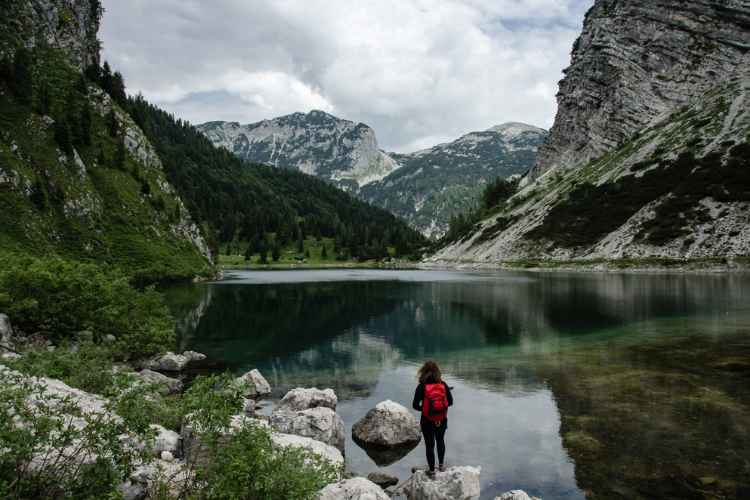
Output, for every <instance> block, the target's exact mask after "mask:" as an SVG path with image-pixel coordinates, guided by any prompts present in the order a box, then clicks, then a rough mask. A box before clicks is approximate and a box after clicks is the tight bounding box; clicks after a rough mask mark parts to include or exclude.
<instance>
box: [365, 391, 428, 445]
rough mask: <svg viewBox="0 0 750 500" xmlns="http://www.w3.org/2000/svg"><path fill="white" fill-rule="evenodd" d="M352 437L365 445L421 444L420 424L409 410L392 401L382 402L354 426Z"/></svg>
mask: <svg viewBox="0 0 750 500" xmlns="http://www.w3.org/2000/svg"><path fill="white" fill-rule="evenodd" d="M352 437H353V438H354V439H356V440H357V441H359V442H360V443H362V444H364V445H374V446H383V447H398V446H409V445H414V444H416V443H419V441H420V440H421V439H422V434H421V431H420V429H419V422H418V421H417V419H416V418H415V417H414V415H412V414H411V412H410V411H409V410H407V409H406V408H404V407H403V406H402V405H400V404H398V403H396V402H393V401H391V400H387V401H382V402H380V403H378V404H377V405H375V408H373V409H371V410H370V411H368V412H367V414H366V415H365V416H364V417H362V418H361V419H360V420H359V421H358V422H356V423H355V424H354V426H352Z"/></svg>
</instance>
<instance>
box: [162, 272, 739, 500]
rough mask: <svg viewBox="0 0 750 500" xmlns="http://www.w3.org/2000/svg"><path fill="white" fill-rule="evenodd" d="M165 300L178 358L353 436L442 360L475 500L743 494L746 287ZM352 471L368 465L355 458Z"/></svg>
mask: <svg viewBox="0 0 750 500" xmlns="http://www.w3.org/2000/svg"><path fill="white" fill-rule="evenodd" d="M169 296H170V298H171V300H172V301H173V302H175V307H174V310H175V311H176V313H177V314H178V315H179V316H180V318H181V321H180V323H179V329H180V332H179V333H180V338H181V342H182V344H183V347H184V348H190V349H195V350H198V351H202V352H205V353H207V354H209V356H210V357H212V358H214V359H219V360H221V361H222V362H223V363H224V364H225V365H226V366H227V367H228V368H229V369H230V370H232V371H234V372H236V373H240V372H243V371H246V370H248V369H250V368H253V367H258V368H260V369H261V371H263V373H264V374H265V375H266V376H267V378H268V379H269V381H271V383H272V385H273V386H274V389H275V394H276V396H281V395H283V393H284V392H286V390H288V389H289V388H292V387H295V386H300V385H303V386H318V387H332V388H334V389H335V390H336V392H337V394H338V395H339V398H340V400H341V404H340V406H339V412H340V413H341V415H342V417H343V418H344V421H345V423H346V425H347V428H348V430H350V429H351V425H352V423H353V422H355V421H356V420H357V419H359V418H360V417H362V416H363V415H364V414H365V413H366V412H367V410H369V409H370V408H371V407H372V406H374V405H375V404H376V403H377V402H379V401H381V400H384V399H393V400H395V401H398V402H401V403H402V404H404V405H405V406H407V407H408V406H409V404H410V402H411V397H412V391H413V389H414V384H415V379H414V371H415V370H416V365H417V363H420V362H421V361H422V360H424V359H425V358H428V357H431V358H436V359H438V360H439V361H440V363H441V365H442V366H443V368H444V371H445V372H446V374H447V377H449V379H450V383H451V384H453V385H456V387H457V389H456V400H457V404H456V407H455V408H454V409H453V410H452V411H451V416H450V427H449V431H448V443H449V445H448V447H449V448H448V449H449V451H448V457H449V461H451V462H452V463H462V464H464V463H465V464H475V465H481V466H482V467H483V472H482V481H483V488H484V490H483V497H485V496H486V497H487V498H494V494H496V493H498V492H501V491H505V490H508V489H512V488H524V489H526V490H527V491H529V492H530V493H533V494H536V495H538V496H542V497H543V498H582V497H583V496H584V494H586V495H588V496H589V497H590V498H654V497H659V498H704V497H706V496H707V495H708V496H711V495H713V496H716V497H718V498H741V494H743V492H745V490H744V489H743V488H746V487H747V483H748V481H747V479H746V478H747V477H748V476H750V465H749V464H750V460H748V455H747V452H746V450H747V449H750V441H748V432H749V431H748V429H750V418H749V417H748V415H749V412H748V404H749V402H750V395H748V392H747V387H748V386H750V384H748V382H750V379H748V373H750V361H749V360H750V348H747V342H748V340H747V339H748V332H750V321H748V318H750V310H748V309H749V307H750V283H749V281H748V278H747V277H746V276H742V275H733V276H727V275H703V276H699V275H683V276H680V275H633V274H608V275H607V274H590V275H588V274H562V273H550V274H523V273H443V272H417V271H412V272H395V271H374V272H368V271H356V270H355V271H341V272H337V271H317V272H308V271H305V272H291V273H290V272H270V273H263V272H258V273H236V274H234V275H233V276H230V279H229V280H226V281H223V282H220V283H216V284H202V285H193V286H190V287H181V288H179V289H175V290H174V291H170V293H169ZM189 304H192V305H193V307H192V308H191V307H190V306H189ZM698 344H700V348H698V347H696V346H697V345H698ZM727 346H732V348H731V350H730V351H727V350H726V349H727ZM743 387H744V389H743ZM712 433H713V434H712ZM717 437H718V440H717ZM422 455H423V447H422V446H421V445H420V446H419V447H418V448H417V449H416V450H414V451H412V452H411V453H409V454H408V455H407V456H406V457H405V458H404V459H402V460H400V461H398V462H396V463H395V464H393V465H390V466H388V467H387V468H386V470H389V471H391V472H394V473H396V474H398V475H400V476H401V477H402V478H403V477H405V475H406V474H407V473H408V469H409V468H410V467H411V466H412V465H422V464H423V462H424V458H423V456H422ZM571 457H572V459H573V460H574V461H575V468H574V467H573V460H571ZM708 457H713V458H712V459H709V458H708ZM347 461H348V462H349V465H350V466H351V467H352V469H353V470H355V471H357V472H360V473H367V472H370V471H371V470H373V469H375V468H376V467H377V465H376V463H374V462H373V460H372V459H371V458H370V457H368V456H367V455H366V454H365V453H364V452H363V451H362V450H360V449H359V448H358V447H357V446H356V445H353V444H352V443H351V442H347ZM711 464H713V465H711ZM743 474H744V475H743ZM743 478H745V479H743ZM704 483H705V484H704ZM653 492H658V494H653Z"/></svg>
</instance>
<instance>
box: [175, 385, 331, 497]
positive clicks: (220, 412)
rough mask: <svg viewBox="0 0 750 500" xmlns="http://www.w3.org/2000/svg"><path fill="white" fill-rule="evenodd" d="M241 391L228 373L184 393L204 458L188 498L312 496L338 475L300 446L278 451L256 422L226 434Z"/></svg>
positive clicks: (185, 410) (184, 409) (186, 413)
mask: <svg viewBox="0 0 750 500" xmlns="http://www.w3.org/2000/svg"><path fill="white" fill-rule="evenodd" d="M241 406H242V395H241V392H240V390H239V387H237V386H236V385H235V383H234V382H233V380H232V378H231V377H230V376H229V375H222V376H209V377H199V378H197V379H196V380H195V382H194V383H193V385H192V386H191V387H190V389H189V390H188V391H187V392H186V393H185V394H184V395H183V402H182V412H183V415H184V418H189V420H190V423H191V425H192V427H193V429H194V430H195V432H196V434H197V435H198V438H199V441H200V443H201V456H205V457H206V460H199V461H198V463H199V464H202V465H196V466H195V468H194V469H193V470H192V472H193V475H192V478H191V479H192V480H191V481H190V484H189V486H188V488H187V489H188V490H189V491H188V495H187V496H188V497H192V496H194V497H198V498H207V499H226V498H249V499H264V500H286V499H288V498H295V499H308V498H309V499H312V498H315V495H316V493H317V491H318V490H319V489H320V488H322V487H323V486H325V485H326V484H328V483H331V482H334V481H336V479H337V472H338V471H337V470H336V469H335V467H334V466H332V465H331V464H330V463H328V462H326V461H325V460H323V459H322V458H320V457H319V456H317V455H314V454H312V453H309V452H307V451H305V450H301V449H297V448H283V449H277V448H275V447H274V446H273V443H272V441H271V435H270V432H269V431H268V430H267V429H265V428H263V427H261V426H259V425H254V424H252V423H246V424H245V425H244V426H243V427H242V428H241V429H239V430H237V431H235V432H234V433H233V434H232V435H231V439H226V438H225V431H226V428H227V426H228V425H229V421H230V417H231V416H232V415H235V414H237V413H238V412H239V411H240V408H241Z"/></svg>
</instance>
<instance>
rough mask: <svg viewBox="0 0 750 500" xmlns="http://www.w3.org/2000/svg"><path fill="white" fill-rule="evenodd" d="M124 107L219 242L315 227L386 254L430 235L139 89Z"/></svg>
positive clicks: (288, 238)
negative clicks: (267, 162)
mask: <svg viewBox="0 0 750 500" xmlns="http://www.w3.org/2000/svg"><path fill="white" fill-rule="evenodd" d="M127 109H128V110H129V111H130V114H131V115H132V116H133V119H134V120H135V121H136V123H138V124H139V125H140V127H141V128H142V129H143V130H144V132H145V133H146V135H147V136H148V137H149V139H150V140H151V142H152V143H153V144H154V146H155V147H156V149H157V151H158V153H159V156H160V157H161V158H162V161H163V163H164V167H165V170H166V172H167V175H168V177H169V180H170V182H171V183H173V184H174V185H175V187H176V188H177V190H178V191H179V193H180V195H181V196H182V197H183V199H184V200H185V202H186V204H187V205H188V207H189V209H190V211H191V213H192V214H193V215H194V216H195V217H196V218H197V219H198V220H200V221H205V222H207V223H208V225H209V226H210V228H211V236H210V241H211V244H212V246H214V248H215V247H216V246H217V245H219V244H223V243H228V242H253V241H256V240H258V239H260V240H263V239H265V238H267V237H268V235H269V234H270V233H273V234H274V235H275V240H276V242H277V243H279V244H281V245H285V244H287V243H290V242H293V241H296V240H298V239H299V238H300V237H302V238H304V237H305V236H307V235H310V236H318V237H320V236H322V237H328V238H335V239H336V240H337V245H336V246H337V248H338V249H339V250H340V251H341V252H346V253H347V254H348V255H351V256H352V257H356V258H381V257H384V256H385V249H386V248H387V247H389V246H390V247H393V248H395V251H396V254H397V255H400V256H406V255H409V254H412V253H414V252H415V251H416V250H417V249H418V248H419V247H420V246H421V245H423V244H424V243H425V242H424V239H423V238H422V236H421V235H420V234H419V233H417V232H416V231H414V230H413V229H411V228H409V227H408V226H407V225H406V223H404V222H402V221H401V220H399V219H398V218H396V217H394V216H393V215H392V214H390V213H388V212H386V211H385V210H381V209H378V208H375V207H373V206H371V205H369V204H367V203H365V202H362V201H359V200H357V199H355V198H353V197H352V196H350V195H348V194H347V193H345V192H343V191H341V190H339V189H337V188H335V187H333V186H331V185H329V184H327V183H326V182H324V181H322V180H319V179H316V178H314V177H312V176H309V175H306V174H303V173H301V172H297V171H293V170H287V169H276V168H273V167H269V166H264V165H248V164H247V163H245V162H244V161H243V160H241V159H239V158H237V157H236V156H234V155H233V154H232V153H230V152H229V151H227V150H225V149H222V148H217V147H215V146H214V145H213V144H212V143H211V142H210V141H209V140H208V139H207V138H206V137H205V136H204V135H203V134H202V133H200V132H199V131H198V130H197V129H196V128H195V127H193V126H192V125H190V124H189V123H187V122H184V121H182V120H179V119H176V118H175V117H174V116H172V115H170V114H168V113H166V112H165V111H162V110H160V109H159V108H157V107H155V106H153V105H151V104H149V103H148V102H147V101H146V100H145V99H144V98H143V97H141V96H137V97H133V98H130V99H128V103H127ZM248 167H252V168H248Z"/></svg>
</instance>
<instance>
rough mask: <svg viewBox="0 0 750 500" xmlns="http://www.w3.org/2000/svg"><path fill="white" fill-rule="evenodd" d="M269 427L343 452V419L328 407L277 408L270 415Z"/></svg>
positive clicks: (344, 439) (344, 438) (344, 436)
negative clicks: (290, 409) (299, 409)
mask: <svg viewBox="0 0 750 500" xmlns="http://www.w3.org/2000/svg"><path fill="white" fill-rule="evenodd" d="M271 427H273V429H274V430H276V431H278V432H281V433H284V434H295V435H297V436H305V437H309V438H312V439H316V440H318V441H321V442H323V443H326V444H329V445H331V446H334V447H336V448H337V449H338V450H339V451H340V452H341V453H344V443H345V441H346V435H345V431H344V421H343V420H342V419H341V417H340V416H338V415H337V414H336V412H335V411H333V410H332V409H330V408H325V407H322V406H319V407H317V408H310V409H307V410H302V411H286V410H277V411H275V412H274V413H273V415H271Z"/></svg>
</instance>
